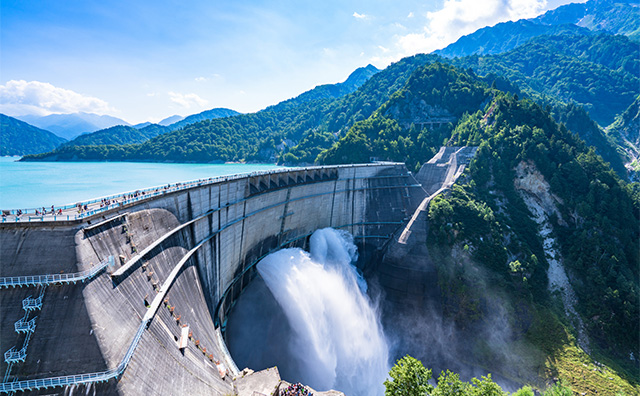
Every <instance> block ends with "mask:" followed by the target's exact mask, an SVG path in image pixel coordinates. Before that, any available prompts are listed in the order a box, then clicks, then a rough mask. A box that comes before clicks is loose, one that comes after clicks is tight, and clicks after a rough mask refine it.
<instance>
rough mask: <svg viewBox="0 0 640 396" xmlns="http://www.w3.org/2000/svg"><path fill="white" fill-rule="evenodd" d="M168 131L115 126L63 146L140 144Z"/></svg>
mask: <svg viewBox="0 0 640 396" xmlns="http://www.w3.org/2000/svg"><path fill="white" fill-rule="evenodd" d="M168 131H169V128H167V127H163V126H161V125H157V124H151V125H147V126H145V127H144V128H140V129H137V128H134V127H130V126H124V125H117V126H114V127H111V128H107V129H102V130H100V131H96V132H93V133H87V134H84V135H80V136H78V137H77V138H75V139H73V140H71V141H70V142H68V143H65V146H92V145H93V146H96V145H105V144H132V143H142V142H145V141H147V140H149V139H151V138H153V137H156V136H158V135H160V134H163V133H165V132H168Z"/></svg>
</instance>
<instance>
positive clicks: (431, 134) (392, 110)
mask: <svg viewBox="0 0 640 396" xmlns="http://www.w3.org/2000/svg"><path fill="white" fill-rule="evenodd" d="M490 95H491V91H490V89H489V87H488V85H487V84H485V83H483V82H481V81H480V80H479V79H478V78H477V77H475V76H473V75H470V74H468V73H466V72H463V71H460V70H458V69H456V68H454V67H453V66H449V65H443V64H441V63H434V64H428V65H426V66H422V67H420V68H418V69H417V70H416V71H415V72H414V73H413V74H412V75H411V77H410V78H409V79H408V81H407V83H406V85H405V87H404V88H402V89H401V90H399V91H397V92H396V93H395V94H394V95H393V96H392V97H391V98H390V99H389V100H388V101H387V102H386V103H385V104H383V105H382V106H381V107H380V108H379V109H378V110H377V111H376V112H375V113H374V114H373V115H372V116H371V117H369V118H368V119H366V120H362V121H358V122H357V123H356V124H355V125H354V126H353V127H352V128H351V129H350V130H349V131H348V132H347V133H346V134H345V135H344V137H342V138H340V140H338V141H337V142H336V143H335V144H334V145H333V146H332V147H331V148H330V149H328V150H326V151H324V152H322V153H321V154H320V155H319V156H318V161H319V162H320V163H324V164H347V163H362V162H369V161H370V158H376V159H381V160H389V161H398V162H405V163H407V165H408V166H409V169H417V167H419V165H420V162H424V160H425V159H428V157H430V156H431V155H432V154H435V152H436V151H437V148H439V147H440V146H441V145H442V144H443V143H444V142H445V141H446V140H447V139H448V138H449V137H450V134H451V129H452V127H453V125H455V124H456V122H457V120H458V119H459V118H460V117H461V116H462V115H463V114H465V113H468V112H472V113H473V112H475V111H478V110H480V108H481V105H482V104H483V103H485V102H487V101H488V100H489V99H490ZM434 123H435V125H434Z"/></svg>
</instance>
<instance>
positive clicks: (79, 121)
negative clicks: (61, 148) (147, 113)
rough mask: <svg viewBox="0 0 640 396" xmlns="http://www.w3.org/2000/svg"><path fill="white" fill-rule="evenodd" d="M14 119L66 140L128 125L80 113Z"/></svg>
mask: <svg viewBox="0 0 640 396" xmlns="http://www.w3.org/2000/svg"><path fill="white" fill-rule="evenodd" d="M16 118H18V119H20V120H22V121H24V122H27V123H29V124H31V125H35V126H37V127H38V128H42V129H45V130H47V131H51V132H53V133H55V134H56V135H58V136H60V137H63V138H65V139H67V140H69V139H73V138H74V137H76V136H79V135H81V134H83V133H90V132H95V131H98V130H100V129H104V128H110V127H112V126H115V125H129V123H127V122H126V121H124V120H121V119H119V118H116V117H112V116H108V115H98V114H92V113H82V112H81V113H72V114H50V115H47V116H36V115H24V116H19V117H16Z"/></svg>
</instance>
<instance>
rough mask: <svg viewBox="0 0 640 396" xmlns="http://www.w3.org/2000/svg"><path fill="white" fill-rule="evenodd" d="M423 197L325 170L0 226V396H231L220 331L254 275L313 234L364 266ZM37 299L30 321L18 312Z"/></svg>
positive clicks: (364, 170) (200, 186)
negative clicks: (12, 395) (82, 395)
mask: <svg viewBox="0 0 640 396" xmlns="http://www.w3.org/2000/svg"><path fill="white" fill-rule="evenodd" d="M424 196H425V191H424V190H423V189H422V187H421V185H420V183H418V182H417V181H416V179H415V178H414V177H413V175H411V174H410V173H409V172H408V171H407V169H406V167H405V165H404V164H397V163H378V164H367V165H349V166H329V167H314V168H304V169H294V170H286V171H272V172H265V173H260V174H251V175H247V176H238V177H231V178H223V179H220V180H215V181H212V182H206V181H205V182H202V183H196V184H194V185H192V186H189V187H188V188H182V189H176V190H174V191H166V192H163V193H161V194H157V195H154V196H147V197H145V198H144V199H139V200H135V201H132V202H127V203H123V204H122V205H115V206H114V207H110V208H108V209H106V210H103V211H101V212H96V213H93V214H91V215H87V216H86V217H83V218H80V219H72V220H66V219H62V220H60V219H57V221H40V222H30V223H28V222H6V223H2V224H0V249H1V250H0V264H1V265H0V277H2V278H3V280H6V279H9V278H11V279H18V280H17V281H16V282H15V283H14V284H11V285H10V284H7V283H5V284H4V285H0V286H4V287H2V289H0V296H1V302H0V308H1V309H2V323H1V324H0V330H1V332H0V335H1V338H0V341H1V344H2V349H3V351H2V352H5V351H6V352H9V351H13V352H12V353H13V354H11V353H10V354H9V355H7V353H5V355H4V358H5V359H3V360H2V362H1V366H0V374H2V375H3V376H4V381H3V383H2V388H0V390H2V391H11V390H12V389H17V390H23V391H24V390H26V391H31V392H36V393H38V392H45V393H47V391H46V389H47V388H52V387H59V386H64V389H65V392H67V391H69V392H71V391H73V390H74V389H78V388H81V389H82V388H83V387H87V388H90V389H87V391H90V390H91V389H93V390H94V391H97V392H98V393H100V394H178V393H187V394H194V395H196V394H233V393H234V386H233V384H232V379H233V377H234V376H235V375H236V374H237V372H238V371H237V368H236V367H235V364H234V362H233V359H232V357H231V356H230V355H229V353H228V352H227V350H226V345H225V342H224V330H225V327H226V321H227V315H228V313H229V311H230V309H231V307H232V306H233V305H234V303H235V301H237V299H238V297H239V295H240V294H241V292H242V291H243V289H244V288H245V287H246V285H248V284H249V282H250V281H251V279H252V278H253V277H254V276H255V274H256V270H255V264H256V263H257V262H258V261H259V260H260V259H261V258H262V257H264V256H266V255H267V254H269V253H271V252H273V251H275V250H277V249H280V248H282V247H293V246H296V247H305V246H306V244H307V241H308V237H309V236H310V235H311V233H313V231H315V230H316V229H319V228H325V227H333V228H337V229H344V230H347V231H349V232H350V233H351V234H352V235H353V236H354V238H355V241H356V244H357V246H358V248H359V250H360V251H361V254H363V255H367V254H371V253H375V252H376V251H380V249H382V247H384V246H385V244H387V243H388V241H389V240H390V239H392V236H393V234H394V232H395V231H397V230H398V229H400V228H401V226H402V224H403V223H405V222H406V221H407V220H408V219H409V218H410V216H411V215H412V213H413V211H414V210H415V209H416V208H417V207H418V205H419V204H420V202H421V200H422V199H423V198H424ZM70 274H86V275H87V276H86V277H80V278H78V277H77V276H75V275H70ZM42 275H47V276H46V277H42ZM28 277H31V278H28ZM34 277H37V278H38V279H36V280H34ZM28 279H31V280H30V281H27V280H28ZM65 279H66V280H65ZM22 281H24V282H23V283H20V282H22ZM19 284H20V285H19ZM40 297H41V298H40ZM37 298H40V302H41V304H40V307H39V308H38V309H37V310H33V311H32V310H27V309H25V308H24V307H25V305H24V304H25V301H31V300H34V299H37ZM30 299H31V300H30ZM31 321H32V322H31ZM27 322H29V323H33V324H34V326H32V329H31V330H30V331H26V332H25V331H18V330H19V329H22V328H23V327H20V326H23V325H24V324H25V323H27ZM18 323H21V325H20V326H19V324H18ZM184 328H187V329H188V336H186V335H184V334H183V329H184ZM185 338H187V339H186V340H185ZM183 341H184V342H186V346H185V347H184V348H179V347H180V346H181V345H180V344H181V343H182V342H183ZM21 353H23V354H22V355H21ZM217 365H219V366H221V367H224V369H226V370H227V372H228V374H227V375H226V376H221V375H220V373H219V370H218V367H217ZM58 389H60V388H58Z"/></svg>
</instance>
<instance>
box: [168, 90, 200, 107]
mask: <svg viewBox="0 0 640 396" xmlns="http://www.w3.org/2000/svg"><path fill="white" fill-rule="evenodd" d="M169 99H171V101H172V102H173V103H176V104H178V105H180V106H182V107H184V108H185V109H190V108H191V107H192V106H194V107H203V106H206V105H207V103H209V102H208V101H207V100H206V99H202V98H201V97H200V96H198V95H196V94H194V93H190V94H181V93H178V92H169Z"/></svg>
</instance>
